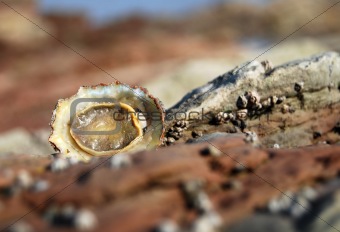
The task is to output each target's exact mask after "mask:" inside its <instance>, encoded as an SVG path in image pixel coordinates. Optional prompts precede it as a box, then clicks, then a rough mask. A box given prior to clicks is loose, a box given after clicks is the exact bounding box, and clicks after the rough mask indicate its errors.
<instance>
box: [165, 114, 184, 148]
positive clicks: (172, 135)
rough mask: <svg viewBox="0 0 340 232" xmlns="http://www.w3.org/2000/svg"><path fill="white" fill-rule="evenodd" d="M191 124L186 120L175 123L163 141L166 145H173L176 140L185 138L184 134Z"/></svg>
mask: <svg viewBox="0 0 340 232" xmlns="http://www.w3.org/2000/svg"><path fill="white" fill-rule="evenodd" d="M188 126H189V123H188V121H185V120H180V121H177V122H175V123H174V125H173V126H172V127H170V128H169V129H168V131H167V132H166V135H165V138H164V139H163V144H164V145H171V144H172V143H174V142H175V141H176V140H179V139H180V138H181V137H182V136H183V132H184V131H185V130H187V129H188Z"/></svg>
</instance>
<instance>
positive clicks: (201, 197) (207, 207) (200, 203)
mask: <svg viewBox="0 0 340 232" xmlns="http://www.w3.org/2000/svg"><path fill="white" fill-rule="evenodd" d="M195 208H196V209H197V210H198V211H199V212H204V213H206V212H210V211H211V210H213V204H212V202H211V201H210V199H209V196H208V195H207V194H206V193H205V192H203V191H200V192H199V193H198V194H197V197H196V204H195Z"/></svg>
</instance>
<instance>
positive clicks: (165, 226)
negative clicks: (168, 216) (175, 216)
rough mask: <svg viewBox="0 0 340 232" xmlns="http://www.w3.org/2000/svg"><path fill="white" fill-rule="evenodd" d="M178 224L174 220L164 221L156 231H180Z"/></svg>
mask: <svg viewBox="0 0 340 232" xmlns="http://www.w3.org/2000/svg"><path fill="white" fill-rule="evenodd" d="M179 231H180V230H179V227H178V225H177V224H176V223H175V222H173V221H172V220H165V221H162V222H161V223H160V224H159V225H158V226H157V227H156V229H155V232H179Z"/></svg>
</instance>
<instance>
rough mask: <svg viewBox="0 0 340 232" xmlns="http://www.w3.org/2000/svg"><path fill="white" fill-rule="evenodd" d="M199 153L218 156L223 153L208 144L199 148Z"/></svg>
mask: <svg viewBox="0 0 340 232" xmlns="http://www.w3.org/2000/svg"><path fill="white" fill-rule="evenodd" d="M201 154H202V155H211V156H213V157H220V156H222V155H223V153H222V152H221V151H220V150H219V149H217V148H216V147H214V146H213V145H208V147H206V148H204V149H203V150H201Z"/></svg>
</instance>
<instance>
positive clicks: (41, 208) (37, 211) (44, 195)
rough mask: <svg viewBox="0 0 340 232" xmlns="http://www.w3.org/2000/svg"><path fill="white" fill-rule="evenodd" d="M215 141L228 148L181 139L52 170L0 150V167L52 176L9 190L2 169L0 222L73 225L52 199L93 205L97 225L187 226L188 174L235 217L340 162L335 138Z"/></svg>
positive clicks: (225, 215)
mask: <svg viewBox="0 0 340 232" xmlns="http://www.w3.org/2000/svg"><path fill="white" fill-rule="evenodd" d="M210 143H211V144H212V145H213V146H216V147H217V148H218V149H219V150H221V151H222V152H223V154H222V156H221V157H212V156H203V155H202V150H203V149H205V148H206V147H207V146H208V145H209V144H208V143H202V144H194V145H184V144H182V145H176V146H171V147H167V148H161V149H159V150H157V151H151V152H140V153H137V154H133V155H132V161H133V162H132V166H130V167H126V168H123V169H119V170H117V169H112V168H110V167H109V164H108V163H109V162H108V159H100V160H97V161H93V162H92V163H90V164H88V165H85V164H78V165H75V166H72V167H70V168H68V169H67V170H64V171H62V172H60V173H52V172H51V171H48V170H46V168H47V166H48V163H49V162H50V161H52V159H50V158H39V159H37V158H32V157H29V156H23V157H20V158H19V157H1V158H0V159H1V162H0V163H1V169H2V170H4V169H5V167H6V168H10V169H12V170H14V172H17V171H18V170H20V169H22V168H25V169H27V170H29V172H30V173H32V176H33V177H34V178H35V179H37V178H39V179H43V180H48V181H49V183H50V187H49V188H48V189H47V190H45V191H42V192H32V191H29V190H23V191H21V192H17V193H16V194H12V195H10V196H8V195H6V194H5V192H6V191H5V190H6V188H8V187H10V186H12V185H13V183H11V182H12V181H11V180H8V179H6V177H4V175H3V174H2V176H1V177H0V186H1V190H2V191H1V195H0V202H1V203H2V204H3V207H2V210H0V222H1V223H0V224H1V228H5V227H6V226H8V225H10V224H11V223H13V222H15V221H16V220H17V219H19V218H21V217H22V218H21V219H20V222H25V223H26V224H28V225H30V226H31V227H33V228H34V230H35V231H73V230H74V229H73V228H72V227H67V226H64V227H55V226H52V225H51V224H50V223H48V221H46V220H44V218H43V217H44V215H46V212H47V211H48V209H50V208H51V207H52V206H59V207H62V206H65V205H69V204H71V205H73V206H74V207H75V208H87V209H90V210H91V211H93V213H94V214H95V216H96V218H97V220H98V224H97V226H96V228H95V231H110V230H113V229H114V231H121V232H125V231H150V230H151V229H152V228H154V227H156V226H157V225H158V224H159V223H161V222H162V221H163V220H164V219H172V220H174V221H175V222H177V223H178V224H179V225H180V226H182V227H188V226H190V224H191V223H193V221H194V220H195V218H196V217H197V216H198V214H197V211H195V210H194V209H192V208H188V206H187V199H186V198H185V197H184V194H183V189H182V187H181V186H182V185H183V184H185V183H187V182H188V181H190V180H201V181H203V183H204V187H203V190H204V192H205V193H207V195H208V196H209V198H210V200H211V201H212V203H213V206H214V208H215V210H216V212H218V214H220V215H221V217H222V219H223V224H224V225H230V224H232V223H234V222H236V221H238V220H240V219H242V218H245V217H246V216H247V215H249V214H251V213H252V212H254V210H255V209H257V208H259V207H263V206H265V205H266V204H267V202H268V201H269V200H270V199H272V198H273V197H275V196H279V195H281V194H282V192H285V191H287V190H291V191H295V190H298V189H299V188H301V187H302V186H305V185H309V186H313V185H315V184H318V183H320V182H322V181H323V180H327V179H330V178H332V177H335V176H336V175H337V174H338V172H339V170H340V159H339V155H338V154H339V153H340V146H338V145H332V146H329V145H319V146H310V147H304V148H298V149H282V150H280V149H261V148H255V147H253V146H251V145H249V144H245V142H244V141H243V137H242V136H241V137H234V138H224V139H218V140H214V141H212V142H210ZM240 164H242V165H244V166H243V167H246V168H240ZM242 165H241V167H242ZM85 173H87V174H86V175H84V174H85ZM80 177H81V178H80ZM232 183H238V184H237V185H235V186H238V187H232V186H234V185H233V184H232Z"/></svg>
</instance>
